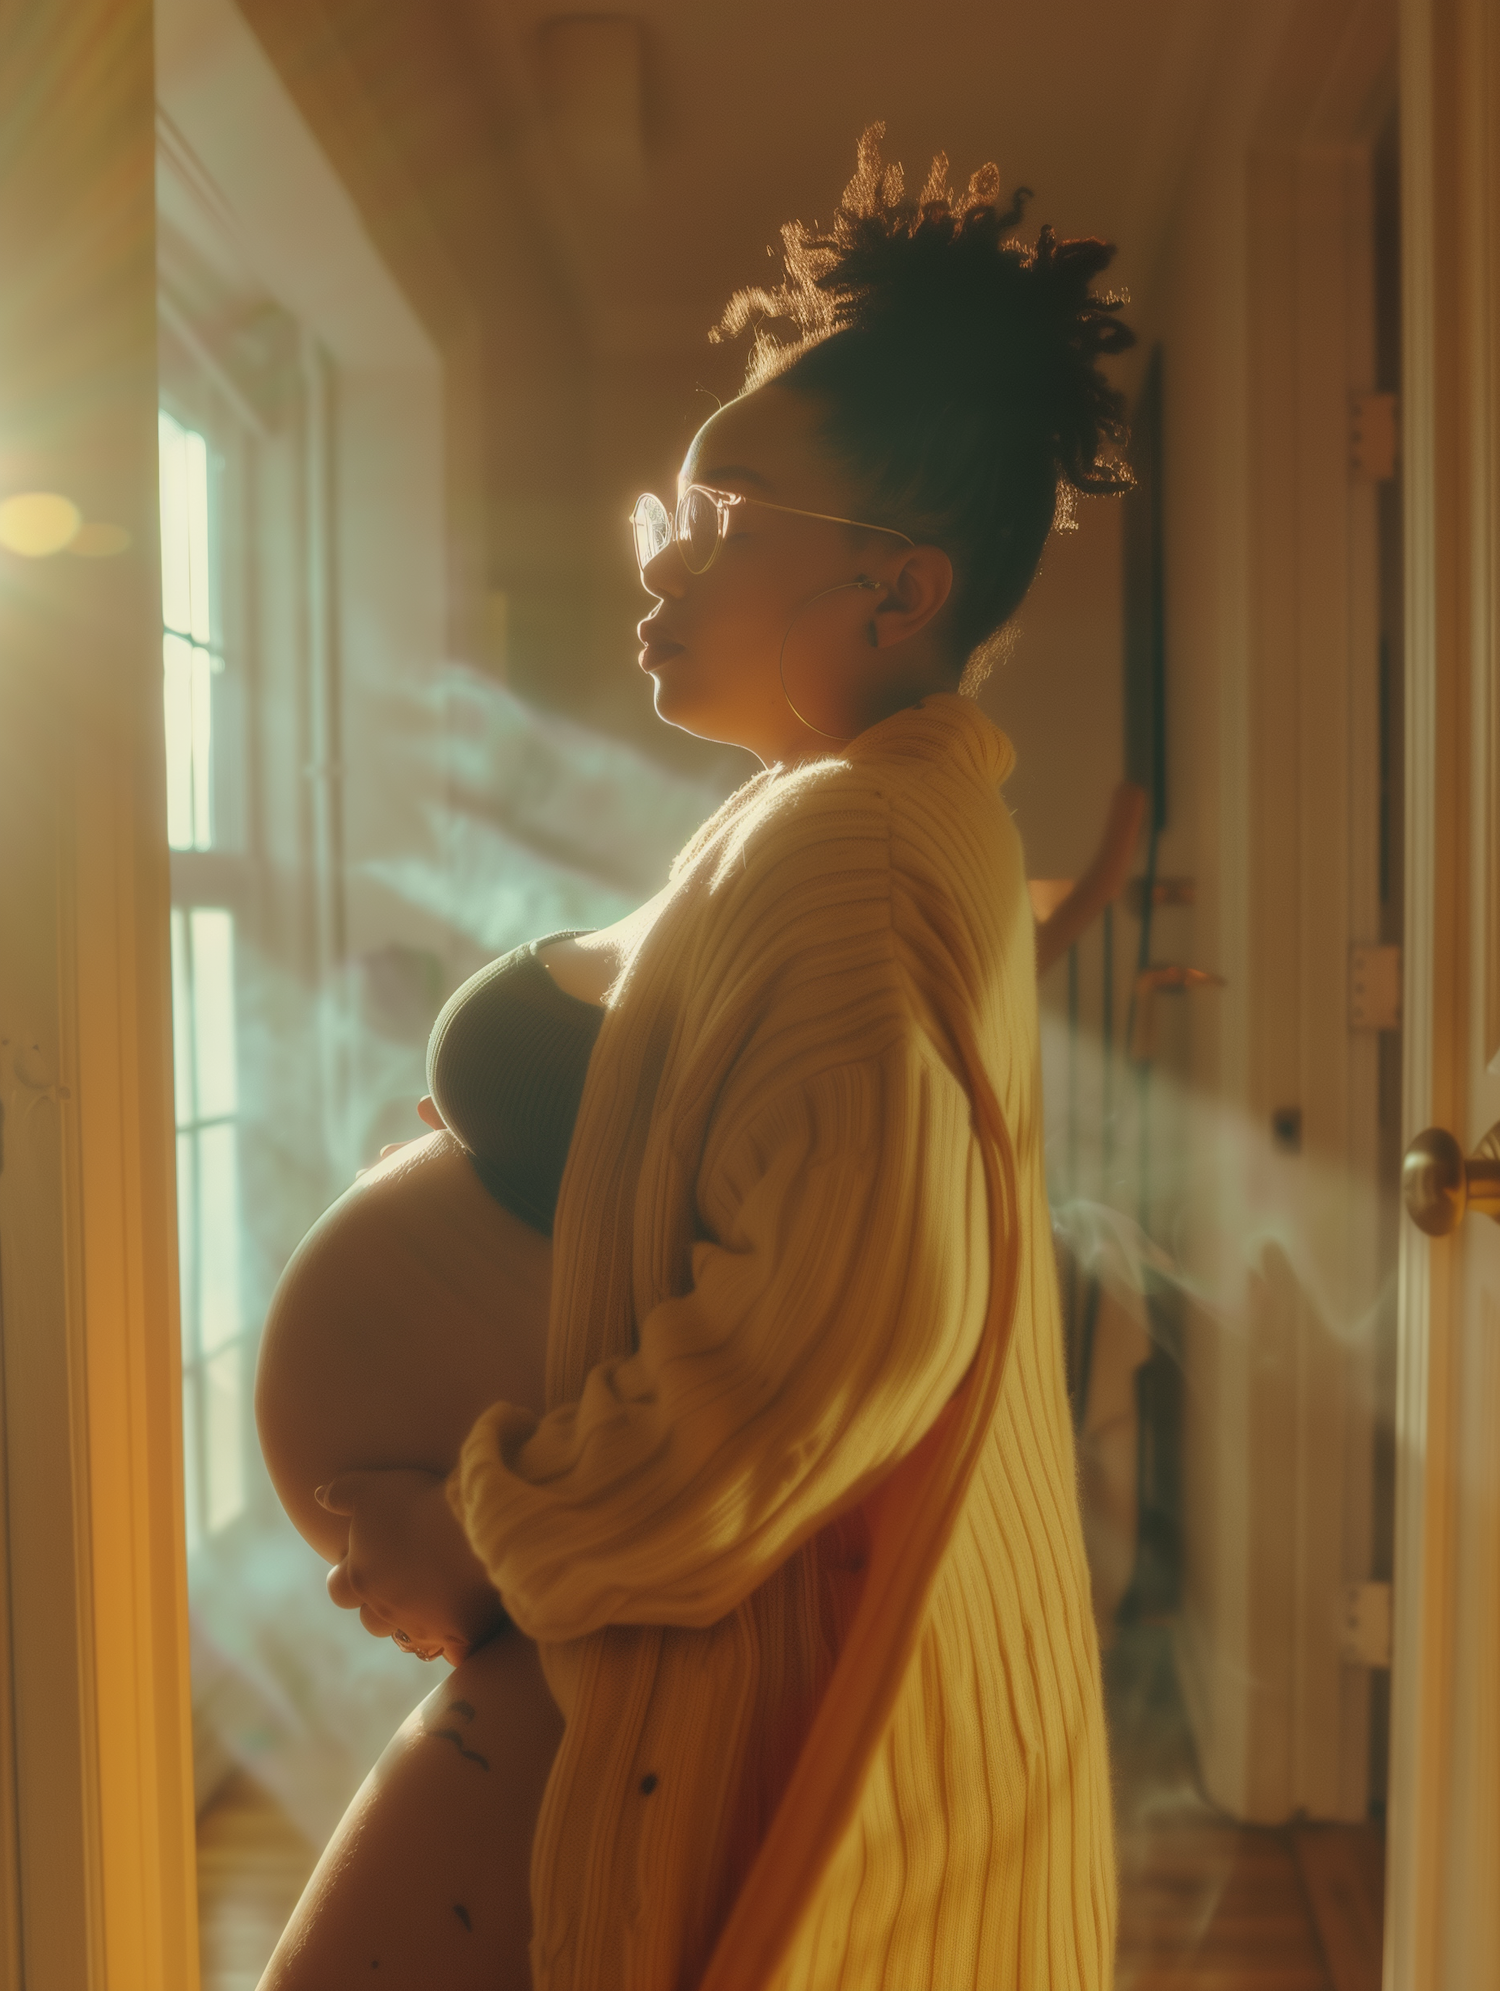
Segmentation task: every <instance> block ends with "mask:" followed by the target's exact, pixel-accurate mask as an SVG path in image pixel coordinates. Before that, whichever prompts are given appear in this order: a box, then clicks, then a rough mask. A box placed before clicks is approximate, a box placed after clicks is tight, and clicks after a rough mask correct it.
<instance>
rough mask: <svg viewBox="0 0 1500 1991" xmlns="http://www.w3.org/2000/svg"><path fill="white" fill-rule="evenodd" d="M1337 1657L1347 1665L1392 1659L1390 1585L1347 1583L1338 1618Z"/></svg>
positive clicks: (1375, 1663) (1387, 1662)
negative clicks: (1341, 1611) (1342, 1605)
mask: <svg viewBox="0 0 1500 1991" xmlns="http://www.w3.org/2000/svg"><path fill="white" fill-rule="evenodd" d="M1339 1657H1340V1658H1341V1659H1342V1660H1343V1661H1344V1663H1345V1664H1346V1665H1348V1666H1389V1665H1390V1663H1391V1586H1390V1584H1389V1583H1346V1584H1345V1585H1344V1609H1343V1615H1342V1617H1341V1618H1340V1620H1339Z"/></svg>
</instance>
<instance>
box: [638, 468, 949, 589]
mask: <svg viewBox="0 0 1500 1991" xmlns="http://www.w3.org/2000/svg"><path fill="white" fill-rule="evenodd" d="M694 491H701V492H702V493H703V495H704V497H705V498H707V499H708V501H709V503H710V504H711V505H712V506H713V508H714V510H715V511H716V512H717V513H718V515H719V530H718V532H717V534H716V535H715V537H714V545H713V551H712V552H711V553H710V554H709V556H708V558H707V559H706V560H705V561H704V563H703V565H702V566H701V567H688V572H689V573H690V574H691V575H692V576H693V578H694V579H695V580H696V579H697V577H698V576H699V575H700V574H706V573H707V572H708V570H709V568H710V567H711V566H712V565H713V564H714V562H715V560H717V559H718V557H719V548H720V547H721V546H722V545H723V544H724V540H725V537H726V535H727V531H728V526H729V512H730V508H731V506H734V505H764V507H765V508H766V510H767V511H769V512H786V513H787V514H788V516H790V517H792V518H814V519H820V520H821V521H822V522H823V523H824V524H825V525H850V526H853V527H854V529H855V531H856V532H888V533H891V534H892V535H893V536H894V537H895V538H897V539H904V540H905V541H906V543H907V545H908V546H915V545H916V543H917V542H916V541H915V540H914V539H913V538H912V536H911V534H910V533H908V532H903V531H902V530H901V528H900V527H899V526H895V525H871V524H870V523H869V521H868V520H866V519H857V518H838V517H836V516H835V515H834V513H832V512H810V511H808V510H807V509H806V508H805V507H804V506H802V505H778V504H775V503H773V501H772V500H771V499H770V498H758V497H756V496H755V495H754V493H753V492H749V491H717V490H715V489H714V487H713V485H712V484H689V485H687V486H686V488H685V489H684V490H683V492H682V494H681V496H680V497H679V498H678V500H677V504H676V508H675V509H674V510H673V511H670V512H669V511H668V510H667V508H666V506H665V505H662V504H661V499H660V498H658V497H657V495H656V493H655V492H654V491H642V493H641V495H640V496H639V497H638V498H637V499H636V501H635V504H634V506H633V507H632V508H631V512H630V517H629V519H628V521H627V523H628V524H629V525H630V527H631V529H632V534H633V533H634V528H635V516H636V513H637V512H638V511H639V510H640V508H641V506H642V505H643V504H644V503H645V502H646V500H647V498H650V499H651V501H652V502H653V503H654V504H658V505H661V508H662V512H663V514H664V516H665V517H666V520H667V523H668V524H669V526H670V527H671V537H670V538H669V539H667V540H665V541H664V542H663V543H662V545H661V546H659V547H658V548H657V550H656V552H655V553H653V554H652V556H651V560H659V559H660V558H661V556H662V554H663V553H665V552H666V550H667V548H668V547H669V546H682V545H684V544H685V541H684V539H683V536H682V534H681V533H680V532H679V531H678V530H677V521H678V519H679V518H680V516H681V514H682V508H683V506H684V505H685V504H686V503H687V501H688V499H689V498H690V497H691V496H692V494H693V492H694ZM635 563H636V566H637V567H638V568H639V569H640V576H641V580H642V581H643V582H644V581H645V578H646V569H647V567H649V566H650V564H651V561H650V560H644V561H643V560H642V559H641V549H640V545H639V543H637V545H636V549H635ZM683 565H684V566H687V556H686V554H684V555H683Z"/></svg>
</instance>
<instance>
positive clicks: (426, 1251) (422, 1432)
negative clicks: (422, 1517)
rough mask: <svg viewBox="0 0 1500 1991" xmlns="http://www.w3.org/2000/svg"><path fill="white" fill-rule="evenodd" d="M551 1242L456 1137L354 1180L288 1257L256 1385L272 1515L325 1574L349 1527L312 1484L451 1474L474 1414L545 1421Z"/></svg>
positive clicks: (403, 1153) (427, 1143) (431, 1141)
mask: <svg viewBox="0 0 1500 1991" xmlns="http://www.w3.org/2000/svg"><path fill="white" fill-rule="evenodd" d="M551 1281H552V1246H551V1244H550V1242H549V1241H548V1240H547V1239H546V1238H544V1237H542V1236H540V1235H539V1234H538V1233H537V1232H536V1231H534V1230H532V1229H531V1227H530V1225H529V1224H525V1223H523V1222H522V1221H521V1219H520V1218H519V1217H516V1216H513V1215H512V1214H511V1213H510V1211H509V1210H507V1209H505V1208H504V1207H503V1206H502V1205H501V1204H499V1203H497V1202H496V1201H495V1200H494V1198H493V1197H492V1196H491V1195H490V1194H489V1192H488V1191H487V1190H486V1189H485V1188H484V1186H483V1184H482V1183H481V1182H480V1181H479V1179H478V1177H477V1176H476V1175H475V1173H474V1171H473V1169H472V1167H471V1166H470V1164H469V1161H468V1158H467V1156H466V1155H465V1154H464V1152H463V1150H462V1149H461V1148H460V1147H459V1145H458V1143H457V1142H456V1141H455V1140H454V1139H453V1137H452V1135H451V1134H446V1133H443V1134H432V1135H429V1136H428V1138H427V1139H426V1140H423V1141H413V1142H411V1143H410V1144H409V1145H408V1146H406V1147H404V1148H402V1149H400V1150H399V1151H398V1152H397V1153H396V1154H394V1155H391V1156H390V1157H389V1158H388V1159H387V1160H386V1161H384V1162H382V1163H381V1164H380V1166H379V1167H378V1168H374V1169H371V1171H370V1172H369V1174H368V1175H365V1176H362V1177H361V1178H360V1180H359V1181H358V1182H356V1183H355V1185H354V1187H353V1188H352V1189H350V1190H349V1191H347V1193H346V1194H345V1195H343V1196H341V1197H340V1198H339V1200H338V1202H337V1203H335V1204H334V1205H333V1207H332V1208H331V1209H329V1210H326V1211H325V1212H324V1214H323V1215H322V1216H321V1217H320V1218H319V1219H318V1221H317V1223H316V1224H314V1225H313V1227H312V1229H311V1230H310V1231H309V1232H308V1234H307V1236H306V1237H305V1238H304V1239H303V1240H302V1243H301V1244H300V1245H299V1246H298V1247H297V1250H296V1252H295V1253H294V1255H293V1257H292V1259H291V1262H290V1263H289V1264H288V1266H287V1268H286V1271H285V1272H284V1273H283V1274H282V1277H281V1283H280V1284H279V1285H278V1287H277V1289H276V1293H275V1296H274V1298H273V1300H272V1302H271V1310H270V1314H269V1317H268V1318H267V1321H266V1328H265V1333H264V1336H263V1337H262V1340H261V1349H260V1361H259V1365H258V1368H257V1371H256V1379H255V1416H256V1424H257V1426H258V1428H259V1432H260V1442H261V1449H262V1451H263V1452H264V1454H265V1460H266V1467H267V1470H268V1471H269V1473H270V1475H271V1481H272V1484H273V1485H274V1486H275V1488H276V1492H277V1495H278V1496H279V1498H280V1500H281V1504H282V1505H283V1507H285V1509H286V1511H287V1513H288V1515H289V1516H290V1517H291V1519H292V1522H293V1523H294V1525H295V1526H296V1528H297V1529H298V1531H299V1532H300V1533H301V1534H302V1535H303V1536H304V1537H305V1538H306V1539H307V1540H308V1541H309V1542H310V1543H311V1544H312V1546H313V1547H314V1548H315V1549H317V1551H318V1552H319V1554H320V1555H322V1556H324V1557H325V1558H326V1559H327V1560H328V1561H329V1562H336V1561H337V1560H338V1559H339V1557H340V1556H341V1555H342V1554H343V1552H344V1545H345V1528H346V1524H345V1523H344V1522H343V1521H342V1520H341V1519H339V1517H338V1516H336V1515H332V1514H329V1513H327V1512H326V1511H325V1509H323V1508H322V1507H320V1506H319V1505H318V1503H317V1501H316V1500H315V1499H314V1498H313V1490H314V1488H316V1487H318V1486H321V1485H323V1484H324V1483H325V1482H326V1481H327V1480H330V1479H332V1478H333V1476H334V1475H335V1474H336V1473H339V1472H345V1471H349V1470H352V1469H354V1468H366V1469H369V1468H377V1469H378V1468H381V1467H390V1466H422V1467H425V1468H426V1469H427V1470H428V1471H430V1472H436V1473H445V1474H446V1473H448V1472H450V1471H451V1470H452V1468H453V1466H454V1465H455V1464H456V1463H457V1460H458V1452H459V1447H460V1446H461V1445H462V1443H463V1440H464V1438H465V1436H466V1435H467V1433H468V1431H469V1428H470V1426H471V1425H472V1424H473V1422H474V1420H475V1418H476V1417H477V1416H478V1415H479V1413H480V1412H481V1411H482V1410H484V1409H485V1408H486V1407H487V1406H488V1405H490V1404H492V1403H496V1402H499V1401H501V1400H502V1399H503V1400H504V1401H505V1402H507V1403H516V1404H523V1405H525V1406H527V1407H528V1408H530V1409H534V1410H537V1411H540V1409H541V1407H542V1402H543V1385H544V1375H545V1363H546V1345H547V1307H548V1298H549V1293H550V1289H551Z"/></svg>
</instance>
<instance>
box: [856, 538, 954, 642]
mask: <svg viewBox="0 0 1500 1991" xmlns="http://www.w3.org/2000/svg"><path fill="white" fill-rule="evenodd" d="M881 584H882V586H883V587H884V589H885V596H884V599H883V600H882V601H880V602H879V603H878V604H877V606H876V609H875V614H874V616H873V618H872V621H871V628H872V629H873V630H874V635H873V637H872V639H871V640H872V642H873V643H874V644H875V645H876V647H877V648H879V649H882V650H884V649H890V648H893V647H894V646H895V645H896V644H897V643H904V642H906V641H907V639H908V638H909V637H912V636H915V635H916V634H917V632H918V630H921V629H925V628H926V626H927V624H928V623H929V622H931V621H932V620H933V619H934V618H935V617H936V616H937V615H939V614H941V612H942V610H943V607H944V605H945V603H946V602H947V600H948V597H949V595H951V594H952V592H953V562H952V561H951V560H950V559H949V558H948V556H947V554H946V553H945V552H944V551H943V549H942V548H941V547H940V546H913V547H911V548H910V549H909V550H908V551H907V552H906V554H905V555H904V556H903V558H902V559H901V561H900V564H899V565H894V566H892V567H891V568H888V569H886V571H885V572H884V573H883V574H882V575H881Z"/></svg>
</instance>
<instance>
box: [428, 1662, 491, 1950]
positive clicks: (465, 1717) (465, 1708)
mask: <svg viewBox="0 0 1500 1991" xmlns="http://www.w3.org/2000/svg"><path fill="white" fill-rule="evenodd" d="M445 1715H456V1716H457V1717H458V1719H459V1720H460V1721H461V1722H463V1723H465V1724H466V1725H467V1724H468V1723H469V1722H471V1721H472V1720H473V1719H474V1710H473V1708H472V1707H471V1706H470V1704H469V1703H468V1702H467V1701H450V1702H449V1704H448V1706H447V1707H445V1708H443V1709H441V1710H440V1711H439V1714H438V1717H437V1718H438V1720H439V1721H441V1720H442V1719H443V1717H444V1716H445ZM427 1733H428V1734H429V1735H430V1736H432V1737H433V1738H434V1739H435V1740H436V1741H438V1742H451V1743H452V1744H453V1746H454V1748H455V1749H456V1750H457V1751H458V1753H459V1755H460V1756H462V1757H463V1759H464V1761H465V1762H466V1763H477V1764H478V1765H479V1767H480V1769H481V1770H488V1769H489V1767H490V1766H489V1762H488V1759H487V1758H485V1757H483V1756H481V1755H480V1753H479V1751H478V1750H477V1749H470V1748H469V1747H468V1745H467V1744H466V1743H465V1741H464V1738H463V1736H462V1734H461V1733H460V1731H459V1730H458V1729H457V1728H429V1729H428V1730H427ZM454 1913H455V1914H457V1913H459V1911H458V1910H457V1909H455V1910H454Z"/></svg>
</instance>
